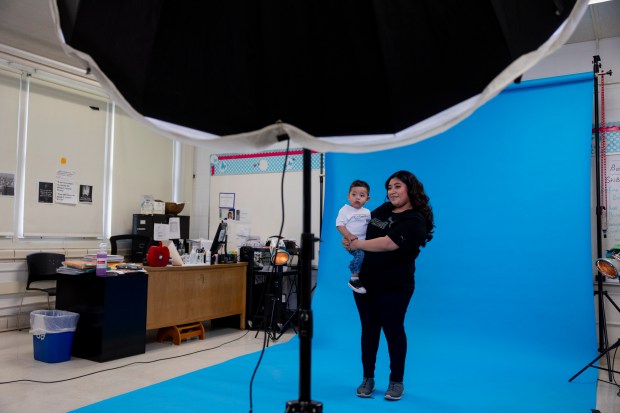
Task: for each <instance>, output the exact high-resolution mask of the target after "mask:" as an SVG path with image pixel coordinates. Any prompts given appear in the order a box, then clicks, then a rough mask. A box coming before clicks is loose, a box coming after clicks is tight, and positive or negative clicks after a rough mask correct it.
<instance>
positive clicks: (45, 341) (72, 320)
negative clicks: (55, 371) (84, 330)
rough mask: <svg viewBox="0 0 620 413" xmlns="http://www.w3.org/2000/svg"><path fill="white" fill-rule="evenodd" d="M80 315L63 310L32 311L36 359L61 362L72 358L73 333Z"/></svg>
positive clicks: (31, 330)
mask: <svg viewBox="0 0 620 413" xmlns="http://www.w3.org/2000/svg"><path fill="white" fill-rule="evenodd" d="M79 318H80V315H79V314H77V313H72V312H70V311H63V310H35V311H32V312H31V313H30V334H32V335H33V336H32V342H33V346H34V359H35V360H38V361H44V362H46V363H60V362H62V361H68V360H70V359H71V346H72V345H73V334H74V333H75V328H76V327H77V323H78V319H79Z"/></svg>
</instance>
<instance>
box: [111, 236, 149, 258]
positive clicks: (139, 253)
mask: <svg viewBox="0 0 620 413" xmlns="http://www.w3.org/2000/svg"><path fill="white" fill-rule="evenodd" d="M150 243H151V238H150V237H148V236H146V235H137V234H125V235H112V236H111V237H110V247H111V253H112V255H115V254H118V251H119V250H123V251H130V254H129V255H125V261H127V262H135V263H140V264H142V263H144V260H145V259H146V253H147V252H148V249H149V246H150ZM127 244H131V248H129V246H128V245H127ZM119 246H120V248H119ZM123 246H124V247H125V248H122V247H123Z"/></svg>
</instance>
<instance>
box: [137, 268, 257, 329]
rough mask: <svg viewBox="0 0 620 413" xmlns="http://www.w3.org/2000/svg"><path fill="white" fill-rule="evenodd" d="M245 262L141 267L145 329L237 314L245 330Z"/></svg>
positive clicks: (241, 326)
mask: <svg viewBox="0 0 620 413" xmlns="http://www.w3.org/2000/svg"><path fill="white" fill-rule="evenodd" d="M246 267H247V263H245V262H241V263H238V264H217V265H187V266H183V267H145V270H146V271H147V272H148V274H149V290H148V299H147V308H146V329H147V330H152V329H156V328H161V327H169V326H175V325H180V324H187V323H193V322H197V321H204V320H212V319H214V318H221V317H228V316H231V315H237V314H238V315H239V316H240V317H239V319H240V322H239V328H241V329H242V330H245V299H246V297H245V290H246Z"/></svg>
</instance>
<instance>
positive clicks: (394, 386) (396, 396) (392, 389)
mask: <svg viewBox="0 0 620 413" xmlns="http://www.w3.org/2000/svg"><path fill="white" fill-rule="evenodd" d="M404 392H405V387H404V386H403V384H402V383H401V382H398V381H391V382H390V385H389V386H388V389H387V391H386V392H385V400H400V398H401V397H403V393H404Z"/></svg>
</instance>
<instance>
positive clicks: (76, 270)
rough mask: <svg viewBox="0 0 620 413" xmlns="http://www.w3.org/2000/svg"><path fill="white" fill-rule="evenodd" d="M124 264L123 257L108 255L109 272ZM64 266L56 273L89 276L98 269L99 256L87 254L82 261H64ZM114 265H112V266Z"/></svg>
mask: <svg viewBox="0 0 620 413" xmlns="http://www.w3.org/2000/svg"><path fill="white" fill-rule="evenodd" d="M121 262H123V257H122V256H121V255H108V270H109V269H111V268H113V267H116V265H117V264H119V263H121ZM62 264H63V266H62V267H60V268H58V269H57V270H56V271H57V272H59V273H61V274H71V275H76V274H87V273H91V272H95V268H97V254H87V255H86V256H85V257H84V258H82V259H76V260H67V261H63V263H62ZM110 264H112V265H110Z"/></svg>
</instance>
